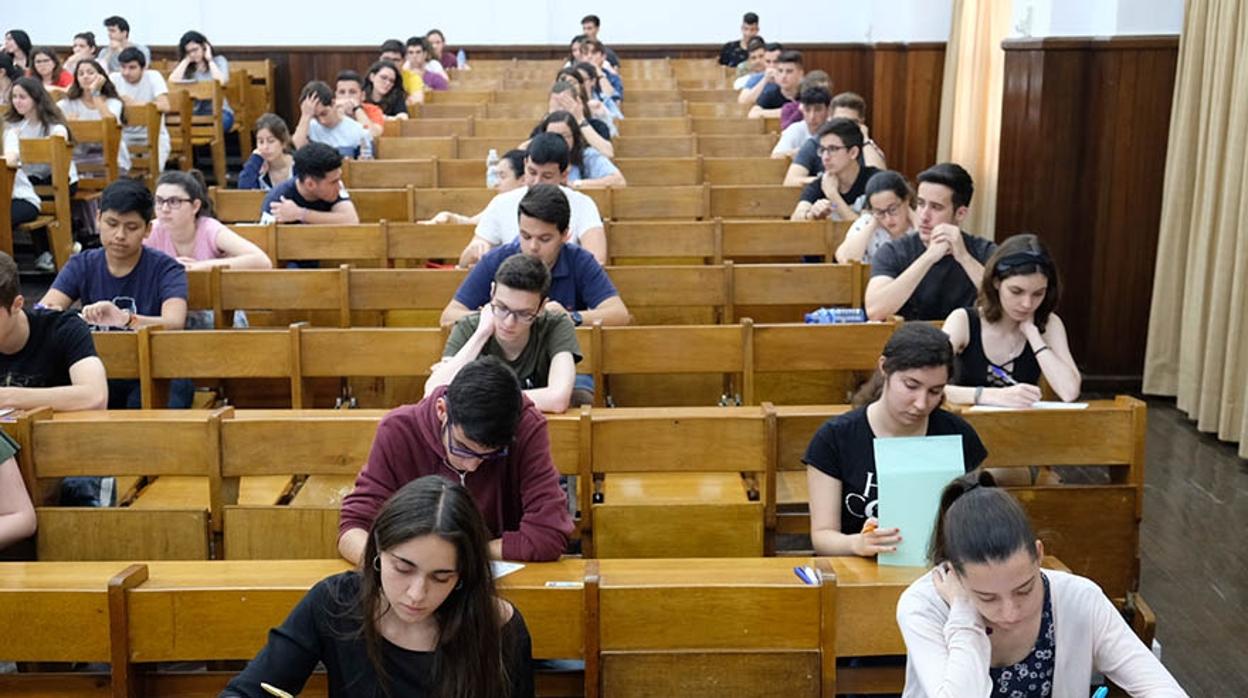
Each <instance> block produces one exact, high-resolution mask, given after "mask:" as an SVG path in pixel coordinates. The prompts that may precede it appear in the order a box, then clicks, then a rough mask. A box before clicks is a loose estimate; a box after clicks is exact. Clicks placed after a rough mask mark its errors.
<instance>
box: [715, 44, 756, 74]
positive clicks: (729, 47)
mask: <svg viewBox="0 0 1248 698" xmlns="http://www.w3.org/2000/svg"><path fill="white" fill-rule="evenodd" d="M749 58H750V52H749V51H747V50H745V49H744V48H741V41H740V40H739V39H733V40H732V41H729V42H728V43H726V44H724V46H723V48H721V49H719V64H720V65H726V66H728V67H730V68H735V67H737V66H738V65H740V64H741V63H744V62H745V61H747V60H749Z"/></svg>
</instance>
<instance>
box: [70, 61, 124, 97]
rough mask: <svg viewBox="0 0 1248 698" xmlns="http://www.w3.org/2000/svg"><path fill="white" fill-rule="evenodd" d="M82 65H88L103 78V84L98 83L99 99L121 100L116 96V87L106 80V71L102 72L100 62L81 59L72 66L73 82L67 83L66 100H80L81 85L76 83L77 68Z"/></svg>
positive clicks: (102, 68)
mask: <svg viewBox="0 0 1248 698" xmlns="http://www.w3.org/2000/svg"><path fill="white" fill-rule="evenodd" d="M84 65H89V66H91V67H93V68H95V72H97V73H99V74H100V75H102V76H104V82H102V83H100V96H101V97H104V98H105V99H116V100H120V99H121V97H120V96H119V95H118V94H117V87H116V86H115V85H113V81H112V80H109V79H108V71H106V70H104V66H102V65H100V62H99V61H97V60H95V59H94V58H92V59H83V60H81V61H78V65H76V66H74V81H73V82H71V83H69V88H68V89H66V90H65V98H66V99H82V93H83V89H82V85H81V84H80V83H79V82H78V68H80V67H81V66H84Z"/></svg>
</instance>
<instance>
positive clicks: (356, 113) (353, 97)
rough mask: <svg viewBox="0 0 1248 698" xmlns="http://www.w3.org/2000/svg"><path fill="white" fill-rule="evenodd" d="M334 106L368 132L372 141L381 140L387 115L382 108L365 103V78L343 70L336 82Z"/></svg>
mask: <svg viewBox="0 0 1248 698" xmlns="http://www.w3.org/2000/svg"><path fill="white" fill-rule="evenodd" d="M334 104H335V106H337V107H339V108H340V109H341V110H342V113H344V114H350V115H351V118H352V119H354V120H355V121H356V123H358V124H359V125H360V126H362V127H363V128H364V130H365V131H367V132H368V137H369V138H370V139H374V140H375V139H378V138H381V134H382V131H383V129H382V126H381V125H382V123H383V122H385V120H386V115H385V114H384V113H382V111H381V107H378V106H377V105H375V104H369V103H368V102H366V101H364V78H362V77H360V74H359V73H357V72H355V71H354V70H343V71H341V72H339V73H338V77H337V78H335V80H334Z"/></svg>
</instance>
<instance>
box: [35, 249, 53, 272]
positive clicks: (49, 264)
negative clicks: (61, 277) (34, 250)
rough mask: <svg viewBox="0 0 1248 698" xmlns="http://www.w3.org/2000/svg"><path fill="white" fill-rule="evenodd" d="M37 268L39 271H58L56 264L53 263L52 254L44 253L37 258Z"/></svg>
mask: <svg viewBox="0 0 1248 698" xmlns="http://www.w3.org/2000/svg"><path fill="white" fill-rule="evenodd" d="M35 268H36V269H38V270H39V271H56V263H55V262H53V261H52V253H51V252H43V253H41V254H40V255H39V256H38V257H35Z"/></svg>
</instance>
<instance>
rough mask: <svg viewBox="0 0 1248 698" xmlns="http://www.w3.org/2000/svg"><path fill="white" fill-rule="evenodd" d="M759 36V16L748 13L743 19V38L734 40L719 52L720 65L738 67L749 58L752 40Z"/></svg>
mask: <svg viewBox="0 0 1248 698" xmlns="http://www.w3.org/2000/svg"><path fill="white" fill-rule="evenodd" d="M756 36H758V15H756V14H754V13H753V12H746V13H745V15H744V16H743V17H741V38H740V39H733V40H732V41H729V42H728V43H726V44H724V46H723V48H721V49H720V50H719V64H720V65H726V66H728V67H729V68H733V67H736V66H737V65H738V64H740V63H742V62H743V61H745V60H746V59H748V58H749V56H750V54H749V51H750V39H753V38H754V37H756Z"/></svg>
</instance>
